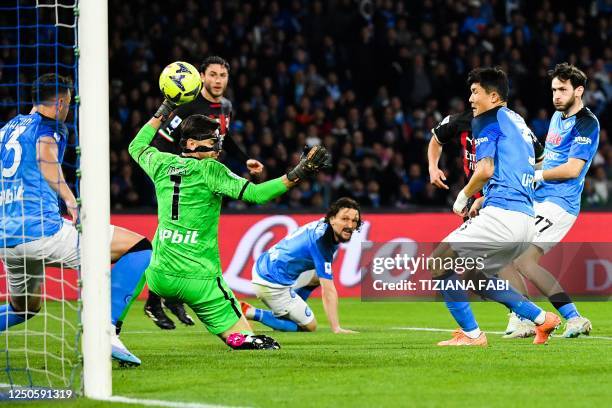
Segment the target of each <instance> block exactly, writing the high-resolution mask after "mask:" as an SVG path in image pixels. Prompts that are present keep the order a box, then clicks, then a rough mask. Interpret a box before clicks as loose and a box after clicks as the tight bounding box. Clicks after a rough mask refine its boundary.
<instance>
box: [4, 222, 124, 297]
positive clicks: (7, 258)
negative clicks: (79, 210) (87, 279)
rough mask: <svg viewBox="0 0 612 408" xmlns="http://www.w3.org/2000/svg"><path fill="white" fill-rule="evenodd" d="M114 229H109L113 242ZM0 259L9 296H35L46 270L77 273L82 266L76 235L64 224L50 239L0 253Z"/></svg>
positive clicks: (72, 227) (75, 232)
mask: <svg viewBox="0 0 612 408" xmlns="http://www.w3.org/2000/svg"><path fill="white" fill-rule="evenodd" d="M114 231H115V227H114V226H112V225H111V226H110V239H111V241H112V239H113V233H114ZM0 251H1V252H0V258H2V261H3V262H4V266H5V268H6V270H7V273H8V286H9V293H10V294H12V295H18V294H30V293H33V292H35V291H36V290H37V289H38V287H39V286H40V283H41V282H42V281H43V280H44V276H45V266H53V267H59V268H67V269H76V268H78V267H79V265H80V264H81V253H80V248H79V233H78V231H77V230H76V228H75V227H74V225H72V223H70V222H69V221H66V220H64V223H63V224H62V226H61V228H60V230H59V231H58V232H56V233H55V234H54V235H52V236H50V237H44V238H41V239H37V240H35V241H30V242H26V243H24V244H19V245H16V246H14V247H12V248H3V249H1V250H0Z"/></svg>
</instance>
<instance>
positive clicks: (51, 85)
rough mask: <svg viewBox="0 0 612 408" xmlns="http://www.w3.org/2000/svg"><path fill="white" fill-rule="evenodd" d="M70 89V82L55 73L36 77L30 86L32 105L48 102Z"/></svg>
mask: <svg viewBox="0 0 612 408" xmlns="http://www.w3.org/2000/svg"><path fill="white" fill-rule="evenodd" d="M70 89H72V80H71V79H70V78H68V77H65V76H61V75H57V74H55V73H49V74H44V75H41V76H40V77H38V79H36V81H34V84H33V85H32V103H34V104H39V103H41V102H49V101H52V100H53V99H55V97H56V96H57V95H59V94H65V93H67V92H68V90H70Z"/></svg>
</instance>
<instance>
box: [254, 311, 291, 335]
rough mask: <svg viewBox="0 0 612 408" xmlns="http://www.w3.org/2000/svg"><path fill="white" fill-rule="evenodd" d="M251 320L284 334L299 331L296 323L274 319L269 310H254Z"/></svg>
mask: <svg viewBox="0 0 612 408" xmlns="http://www.w3.org/2000/svg"><path fill="white" fill-rule="evenodd" d="M253 320H256V321H258V322H260V323H263V324H265V325H266V326H268V327H271V328H273V329H274V330H280V331H286V332H296V331H298V330H299V326H298V325H297V323H295V322H292V321H291V320H287V319H283V318H279V317H275V316H274V314H273V313H272V312H271V311H270V310H263V309H257V308H255V316H253Z"/></svg>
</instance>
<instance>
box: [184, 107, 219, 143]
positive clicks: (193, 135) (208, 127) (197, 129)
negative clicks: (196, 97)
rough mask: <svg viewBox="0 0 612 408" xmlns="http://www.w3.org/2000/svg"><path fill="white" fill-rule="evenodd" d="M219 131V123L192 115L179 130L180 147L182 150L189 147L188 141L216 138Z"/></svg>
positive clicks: (205, 117)
mask: <svg viewBox="0 0 612 408" xmlns="http://www.w3.org/2000/svg"><path fill="white" fill-rule="evenodd" d="M217 129H219V123H218V122H217V121H216V120H214V119H211V118H209V117H208V116H205V115H199V114H197V115H191V116H188V117H187V119H185V120H184V121H182V122H181V124H180V125H179V127H178V128H177V130H178V131H179V135H180V141H179V145H180V147H181V148H182V149H184V148H185V146H186V145H187V140H188V139H194V140H206V139H210V138H211V137H215V133H216V132H217Z"/></svg>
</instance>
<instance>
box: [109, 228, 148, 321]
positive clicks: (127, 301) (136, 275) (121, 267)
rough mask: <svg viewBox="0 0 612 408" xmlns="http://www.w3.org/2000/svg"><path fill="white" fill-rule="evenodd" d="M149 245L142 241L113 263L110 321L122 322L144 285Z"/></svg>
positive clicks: (145, 240)
mask: <svg viewBox="0 0 612 408" xmlns="http://www.w3.org/2000/svg"><path fill="white" fill-rule="evenodd" d="M151 249H152V247H151V243H150V242H149V240H148V239H146V238H145V239H143V240H141V241H140V242H138V243H137V244H136V245H134V246H133V247H132V248H131V249H130V250H129V251H128V252H126V253H125V254H124V255H123V256H122V257H121V258H119V260H118V261H117V262H116V263H115V266H114V267H113V269H112V270H111V321H112V323H113V324H115V325H116V324H117V321H119V320H123V318H124V317H125V315H126V314H127V312H128V310H129V308H130V306H131V304H132V301H133V300H134V299H135V298H137V297H138V295H139V294H140V291H142V288H143V286H144V283H145V276H144V272H145V269H147V267H148V266H149V262H150V261H151V253H152V251H151Z"/></svg>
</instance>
